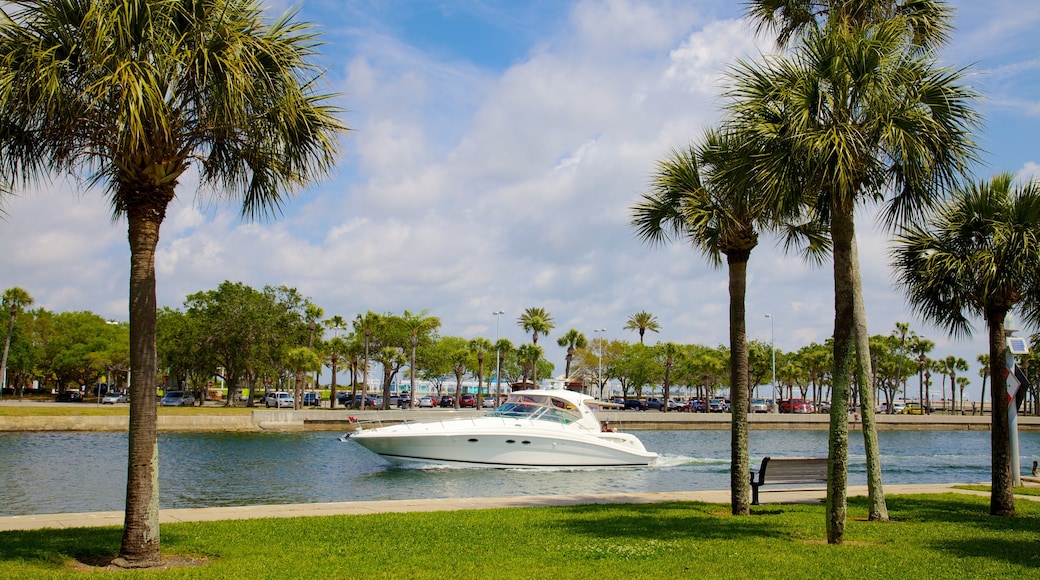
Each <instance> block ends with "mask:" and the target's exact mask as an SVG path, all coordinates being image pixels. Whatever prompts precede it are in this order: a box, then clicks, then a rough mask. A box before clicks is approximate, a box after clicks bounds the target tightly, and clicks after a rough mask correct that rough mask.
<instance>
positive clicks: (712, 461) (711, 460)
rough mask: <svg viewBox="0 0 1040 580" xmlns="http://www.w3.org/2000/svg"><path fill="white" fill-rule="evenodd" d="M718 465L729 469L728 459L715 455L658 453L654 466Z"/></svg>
mask: <svg viewBox="0 0 1040 580" xmlns="http://www.w3.org/2000/svg"><path fill="white" fill-rule="evenodd" d="M711 465H719V466H723V467H725V468H726V469H729V459H718V458H715V457H690V456H689V455H659V456H658V457H657V461H656V462H655V463H654V467H658V468H666V469H667V468H670V467H690V466H702V467H703V466H711Z"/></svg>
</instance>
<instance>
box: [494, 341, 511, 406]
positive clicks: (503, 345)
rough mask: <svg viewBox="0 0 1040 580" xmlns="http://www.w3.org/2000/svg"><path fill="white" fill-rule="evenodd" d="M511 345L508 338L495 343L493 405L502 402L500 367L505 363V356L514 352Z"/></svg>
mask: <svg viewBox="0 0 1040 580" xmlns="http://www.w3.org/2000/svg"><path fill="white" fill-rule="evenodd" d="M514 350H515V349H514V347H513V343H512V342H511V341H510V340H509V339H508V338H500V339H498V340H496V341H495V358H496V360H495V369H496V376H495V404H496V405H497V404H498V403H499V402H501V401H502V365H503V364H504V363H505V360H506V355H508V354H510V353H512V352H513V351H514Z"/></svg>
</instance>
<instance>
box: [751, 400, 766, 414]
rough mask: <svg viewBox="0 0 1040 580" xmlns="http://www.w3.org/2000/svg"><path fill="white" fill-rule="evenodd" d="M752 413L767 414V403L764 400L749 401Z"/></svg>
mask: <svg viewBox="0 0 1040 580" xmlns="http://www.w3.org/2000/svg"><path fill="white" fill-rule="evenodd" d="M751 412H752V413H768V412H769V403H767V402H766V400H765V399H751Z"/></svg>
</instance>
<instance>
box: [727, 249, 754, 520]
mask: <svg viewBox="0 0 1040 580" xmlns="http://www.w3.org/2000/svg"><path fill="white" fill-rule="evenodd" d="M727 259H728V260H729V347H730V352H731V353H732V356H731V357H730V371H729V373H730V374H729V384H730V396H731V397H732V405H730V417H731V428H730V472H729V485H730V504H731V508H732V511H733V515H735V516H746V515H748V514H749V513H750V510H751V508H750V506H751V484H750V481H749V473H750V466H749V465H748V463H749V459H748V422H747V408H748V391H747V389H746V388H745V387H744V385H745V384H746V383H747V376H748V346H747V328H746V320H745V314H746V312H745V304H744V302H745V294H746V289H747V259H748V254H746V253H744V254H743V259H740V258H739V257H737V258H734V257H727Z"/></svg>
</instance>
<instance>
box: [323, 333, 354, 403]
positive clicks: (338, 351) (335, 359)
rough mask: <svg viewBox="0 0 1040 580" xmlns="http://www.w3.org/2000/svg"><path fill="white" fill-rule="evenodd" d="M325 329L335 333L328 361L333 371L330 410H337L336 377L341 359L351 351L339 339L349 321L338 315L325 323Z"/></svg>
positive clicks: (328, 349)
mask: <svg viewBox="0 0 1040 580" xmlns="http://www.w3.org/2000/svg"><path fill="white" fill-rule="evenodd" d="M324 324H325V328H328V329H329V330H331V331H332V332H333V335H332V340H330V341H329V343H328V344H327V345H326V357H327V358H326V360H327V361H328V363H329V369H330V370H331V371H332V380H331V384H330V385H329V387H330V390H329V408H330V409H335V408H336V394H337V393H336V375H337V374H338V372H339V368H338V367H339V361H340V359H341V358H345V357H346V356H347V353H348V351H349V348H350V347H349V344H348V343H347V341H345V340H343V339H342V338H340V337H339V331H341V330H344V329H346V328H347V320H346V319H345V318H343V317H342V316H340V315H339V314H336V315H335V316H332V317H330V318H329V319H328V320H326V321H325V323H324Z"/></svg>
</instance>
